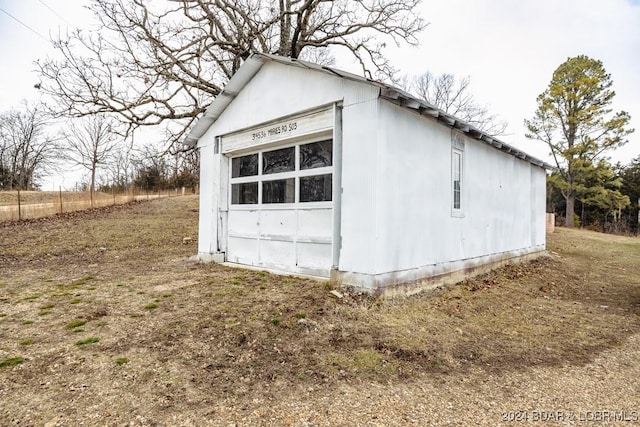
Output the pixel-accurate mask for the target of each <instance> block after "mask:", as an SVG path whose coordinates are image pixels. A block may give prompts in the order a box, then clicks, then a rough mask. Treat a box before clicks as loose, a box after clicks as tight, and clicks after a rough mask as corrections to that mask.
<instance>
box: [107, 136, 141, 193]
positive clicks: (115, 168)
mask: <svg viewBox="0 0 640 427" xmlns="http://www.w3.org/2000/svg"><path fill="white" fill-rule="evenodd" d="M132 156H133V139H131V140H128V141H125V144H124V145H120V146H119V147H118V149H117V150H115V151H114V153H113V156H112V158H111V160H110V161H109V164H108V165H107V168H108V170H109V178H108V180H107V182H106V183H105V184H106V185H107V186H109V187H110V188H111V189H113V190H117V191H124V190H126V188H127V187H128V186H129V185H130V184H131V182H132V181H133V179H134V177H135V170H134V167H133V158H132Z"/></svg>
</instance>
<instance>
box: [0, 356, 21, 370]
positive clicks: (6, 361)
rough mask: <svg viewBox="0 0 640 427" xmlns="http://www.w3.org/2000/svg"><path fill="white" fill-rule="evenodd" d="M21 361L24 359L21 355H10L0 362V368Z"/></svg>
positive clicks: (17, 363)
mask: <svg viewBox="0 0 640 427" xmlns="http://www.w3.org/2000/svg"><path fill="white" fill-rule="evenodd" d="M22 362H24V359H23V358H22V357H10V358H8V359H4V360H3V361H2V362H0V368H4V367H7V366H16V365H19V364H21V363H22Z"/></svg>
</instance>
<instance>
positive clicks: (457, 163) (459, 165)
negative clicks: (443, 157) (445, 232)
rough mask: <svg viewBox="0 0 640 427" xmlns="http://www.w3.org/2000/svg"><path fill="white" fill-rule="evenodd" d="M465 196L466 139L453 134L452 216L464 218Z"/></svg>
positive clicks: (455, 133) (453, 132) (454, 132)
mask: <svg viewBox="0 0 640 427" xmlns="http://www.w3.org/2000/svg"><path fill="white" fill-rule="evenodd" d="M463 194H464V137H463V136H462V135H460V134H458V133H457V132H456V131H452V133H451V215H452V216H456V217H462V216H464V214H463V207H464V206H463V197H462V196H463Z"/></svg>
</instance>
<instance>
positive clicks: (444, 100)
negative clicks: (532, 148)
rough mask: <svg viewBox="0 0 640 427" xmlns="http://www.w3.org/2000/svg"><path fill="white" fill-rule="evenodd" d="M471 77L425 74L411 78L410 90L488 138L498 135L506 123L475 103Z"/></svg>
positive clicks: (502, 131) (505, 126)
mask: <svg viewBox="0 0 640 427" xmlns="http://www.w3.org/2000/svg"><path fill="white" fill-rule="evenodd" d="M470 84H471V78H470V77H468V76H467V77H464V78H462V79H456V77H455V76H454V75H453V74H446V73H445V74H441V75H439V76H435V75H433V74H432V73H431V72H429V71H427V72H426V73H424V74H421V75H419V76H417V77H415V78H414V79H413V81H411V83H410V90H411V91H412V92H413V93H415V94H416V95H417V96H419V97H420V98H422V99H424V100H425V101H427V102H428V103H430V104H432V105H434V106H436V107H438V108H440V109H441V110H443V111H444V112H446V113H449V114H451V115H454V116H456V117H458V118H460V119H462V120H464V121H466V122H467V123H469V124H470V125H472V126H475V127H476V128H478V129H480V130H482V131H484V132H486V133H487V134H489V135H494V136H497V135H502V134H504V131H505V129H506V128H507V123H506V122H505V121H503V120H501V119H500V118H499V117H498V116H497V115H495V114H491V113H490V112H489V110H488V108H487V107H486V106H483V105H481V104H479V103H478V102H477V101H476V99H475V98H474V96H473V94H472V93H471V90H470Z"/></svg>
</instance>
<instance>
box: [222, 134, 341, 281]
mask: <svg viewBox="0 0 640 427" xmlns="http://www.w3.org/2000/svg"><path fill="white" fill-rule="evenodd" d="M230 166H231V167H230V179H229V183H230V188H229V213H228V237H227V261H229V262H234V263H239V264H247V265H252V266H258V267H265V268H272V269H278V270H283V271H288V272H295V273H304V274H313V275H319V276H329V273H330V269H331V263H332V257H331V255H332V250H331V240H332V230H333V226H332V223H333V214H332V210H333V202H332V200H333V194H332V178H333V141H332V140H331V139H327V138H315V139H307V140H304V141H301V142H298V143H295V144H288V145H281V146H278V147H271V148H269V149H264V150H259V151H255V152H250V153H247V154H243V155H240V156H235V157H232V158H231V164H230Z"/></svg>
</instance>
